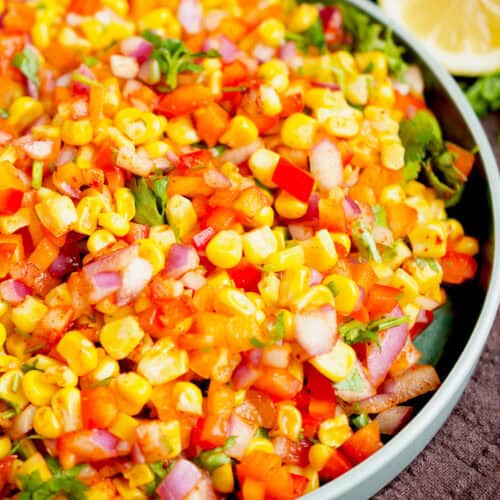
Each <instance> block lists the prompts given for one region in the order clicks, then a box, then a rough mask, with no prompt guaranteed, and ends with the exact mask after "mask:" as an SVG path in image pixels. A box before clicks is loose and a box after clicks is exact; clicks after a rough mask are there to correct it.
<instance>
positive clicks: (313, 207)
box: [301, 193, 319, 221]
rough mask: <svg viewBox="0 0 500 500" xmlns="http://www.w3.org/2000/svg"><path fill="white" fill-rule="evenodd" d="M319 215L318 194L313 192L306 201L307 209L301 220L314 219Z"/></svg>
mask: <svg viewBox="0 0 500 500" xmlns="http://www.w3.org/2000/svg"><path fill="white" fill-rule="evenodd" d="M318 217H319V194H318V193H313V194H312V195H311V197H310V198H309V202H308V203H307V210H306V213H305V214H304V217H302V218H301V220H303V221H315V220H317V219H318Z"/></svg>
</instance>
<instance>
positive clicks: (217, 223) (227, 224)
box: [200, 207, 238, 232]
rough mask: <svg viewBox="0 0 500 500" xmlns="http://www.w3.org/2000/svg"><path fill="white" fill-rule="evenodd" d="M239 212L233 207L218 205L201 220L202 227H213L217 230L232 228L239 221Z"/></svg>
mask: <svg viewBox="0 0 500 500" xmlns="http://www.w3.org/2000/svg"><path fill="white" fill-rule="evenodd" d="M237 218H238V213H237V212H236V211H235V210H232V209H231V208H223V207H216V208H214V209H213V210H212V211H211V212H210V213H209V214H208V215H207V216H206V217H204V218H203V219H202V220H201V221H200V225H201V227H211V228H213V229H214V230H215V231H216V232H219V231H223V230H225V229H230V228H231V226H232V225H233V224H235V223H236V222H237Z"/></svg>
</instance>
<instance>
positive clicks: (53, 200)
mask: <svg viewBox="0 0 500 500" xmlns="http://www.w3.org/2000/svg"><path fill="white" fill-rule="evenodd" d="M35 211H36V214H37V215H38V218H39V219H40V222H41V223H42V224H43V225H44V226H45V227H46V228H47V229H48V230H49V231H50V232H51V233H52V234H53V235H54V236H56V237H59V236H62V235H63V234H65V233H67V232H68V231H69V229H70V228H71V226H72V225H73V224H74V223H75V222H77V221H78V214H77V212H76V208H75V205H74V204H73V202H72V201H71V198H69V197H68V196H61V195H56V194H54V195H52V196H50V197H48V198H45V199H44V200H42V201H41V202H40V203H37V204H36V205H35Z"/></svg>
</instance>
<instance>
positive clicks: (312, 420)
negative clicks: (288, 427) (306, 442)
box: [301, 412, 324, 439]
mask: <svg viewBox="0 0 500 500" xmlns="http://www.w3.org/2000/svg"><path fill="white" fill-rule="evenodd" d="M301 413H302V428H303V429H304V437H306V438H307V439H313V438H314V437H315V436H316V433H317V432H318V428H319V425H320V424H321V422H322V421H323V420H324V418H319V417H314V416H313V415H310V414H309V413H304V412H301Z"/></svg>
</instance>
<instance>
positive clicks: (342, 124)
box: [318, 109, 359, 139]
mask: <svg viewBox="0 0 500 500" xmlns="http://www.w3.org/2000/svg"><path fill="white" fill-rule="evenodd" d="M327 116H328V117H327V118H326V119H325V122H324V125H323V126H324V128H325V130H326V131H327V132H328V133H329V134H332V135H333V136H335V137H340V138H342V139H349V138H350V137H354V136H355V135H357V134H358V133H359V122H358V120H357V119H356V115H355V113H354V112H353V110H351V109H346V110H336V111H331V112H329V114H328V115H327ZM318 119H319V117H318ZM320 121H321V120H320Z"/></svg>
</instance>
